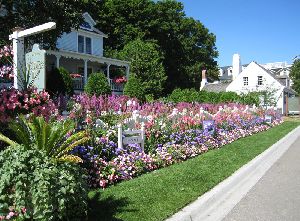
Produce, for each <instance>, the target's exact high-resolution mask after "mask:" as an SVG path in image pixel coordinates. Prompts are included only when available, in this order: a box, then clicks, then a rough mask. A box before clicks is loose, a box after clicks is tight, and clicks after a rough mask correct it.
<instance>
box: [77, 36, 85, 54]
mask: <svg viewBox="0 0 300 221" xmlns="http://www.w3.org/2000/svg"><path fill="white" fill-rule="evenodd" d="M78 52H80V53H84V37H83V36H82V35H78Z"/></svg>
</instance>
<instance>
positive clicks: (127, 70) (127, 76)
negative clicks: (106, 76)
mask: <svg viewBox="0 0 300 221" xmlns="http://www.w3.org/2000/svg"><path fill="white" fill-rule="evenodd" d="M129 70H130V66H129V65H128V66H126V78H127V80H128V79H129Z"/></svg>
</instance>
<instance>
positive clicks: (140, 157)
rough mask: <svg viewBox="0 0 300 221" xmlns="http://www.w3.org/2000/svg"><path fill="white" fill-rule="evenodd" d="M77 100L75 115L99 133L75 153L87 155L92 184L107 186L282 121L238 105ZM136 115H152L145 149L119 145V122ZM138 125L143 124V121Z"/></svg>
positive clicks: (267, 113) (109, 98) (113, 98)
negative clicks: (208, 123)
mask: <svg viewBox="0 0 300 221" xmlns="http://www.w3.org/2000/svg"><path fill="white" fill-rule="evenodd" d="M74 101H75V104H74V108H73V110H71V117H74V118H75V119H82V120H84V121H85V123H86V124H87V126H86V127H87V129H88V130H89V131H90V133H91V134H92V137H94V140H93V141H92V142H91V143H90V146H89V147H84V146H82V147H80V148H79V149H78V148H77V149H74V150H73V153H74V154H78V155H79V156H81V157H82V158H83V159H84V165H85V167H86V168H87V169H88V171H89V180H88V181H89V185H90V186H91V187H102V188H105V187H107V186H108V185H111V184H114V183H117V182H120V181H122V180H128V179H132V178H134V177H136V176H139V175H141V174H143V173H146V172H149V171H153V170H156V169H159V168H162V167H166V166H168V165H171V164H174V163H178V162H181V161H184V160H186V159H189V158H192V157H195V156H198V155H200V154H202V153H205V152H207V151H208V150H210V149H215V148H220V147H222V146H224V145H226V144H228V143H231V142H233V141H235V140H237V139H239V138H241V137H246V136H250V135H252V134H254V133H258V132H260V131H264V130H267V129H269V128H270V127H272V126H274V125H277V124H279V123H281V122H282V121H281V117H280V116H279V115H278V114H277V113H276V112H275V111H273V110H268V111H265V110H263V109H259V108H256V107H251V108H249V107H248V106H245V105H237V104H220V105H211V104H191V103H178V104H171V103H167V104H165V103H161V102H155V103H146V104H144V105H139V103H138V102H137V101H136V100H131V99H129V98H128V97H125V96H121V97H115V96H108V97H91V98H89V97H87V96H85V95H81V96H80V97H76V98H75V99H74ZM132 115H133V117H135V118H138V117H143V116H144V117H147V119H148V122H147V123H146V138H147V139H146V143H145V152H143V151H142V150H141V148H140V147H139V145H137V144H131V145H128V146H126V147H124V148H123V149H120V148H118V146H117V136H116V134H117V130H116V126H115V125H116V124H117V123H122V122H123V121H124V119H125V118H126V117H127V118H128V117H130V116H132ZM265 115H270V116H272V119H273V121H272V123H267V122H266V121H265V119H264V118H265ZM87 118H88V119H89V120H88V121H87V120H86V119H87ZM112 118H114V119H115V120H114V121H113V122H107V121H106V120H107V119H112ZM96 119H98V120H97V121H98V124H97V127H96V126H95V125H96V124H95V122H96ZM99 119H101V120H99ZM204 120H210V122H213V124H212V125H210V126H209V127H206V128H203V121H204ZM99 121H100V122H101V124H99ZM136 126H137V127H139V126H140V124H139V122H138V121H137V122H136Z"/></svg>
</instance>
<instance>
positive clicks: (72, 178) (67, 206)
mask: <svg viewBox="0 0 300 221" xmlns="http://www.w3.org/2000/svg"><path fill="white" fill-rule="evenodd" d="M0 165H1V167H0V216H1V215H5V214H8V212H9V208H10V209H14V211H16V212H18V213H20V216H19V218H18V220H47V221H48V220H53V221H55V220H78V221H80V220H86V215H87V185H86V183H85V179H84V175H83V174H84V172H83V170H82V169H81V168H80V167H79V166H78V165H76V164H72V163H59V162H55V161H52V160H51V158H49V157H48V156H47V154H46V153H45V152H44V151H41V150H38V149H36V148H33V147H32V148H29V149H28V148H27V147H25V146H14V147H10V148H8V149H6V150H4V151H1V152H0ZM24 208H26V213H25V214H24V213H22V209H24Z"/></svg>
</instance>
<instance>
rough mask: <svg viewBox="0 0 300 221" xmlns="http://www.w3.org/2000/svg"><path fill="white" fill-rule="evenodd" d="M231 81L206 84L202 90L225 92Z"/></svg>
mask: <svg viewBox="0 0 300 221" xmlns="http://www.w3.org/2000/svg"><path fill="white" fill-rule="evenodd" d="M229 84H230V83H218V84H206V85H205V86H204V87H203V89H202V90H205V91H208V92H224V91H226V88H227V86H228V85H229Z"/></svg>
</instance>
